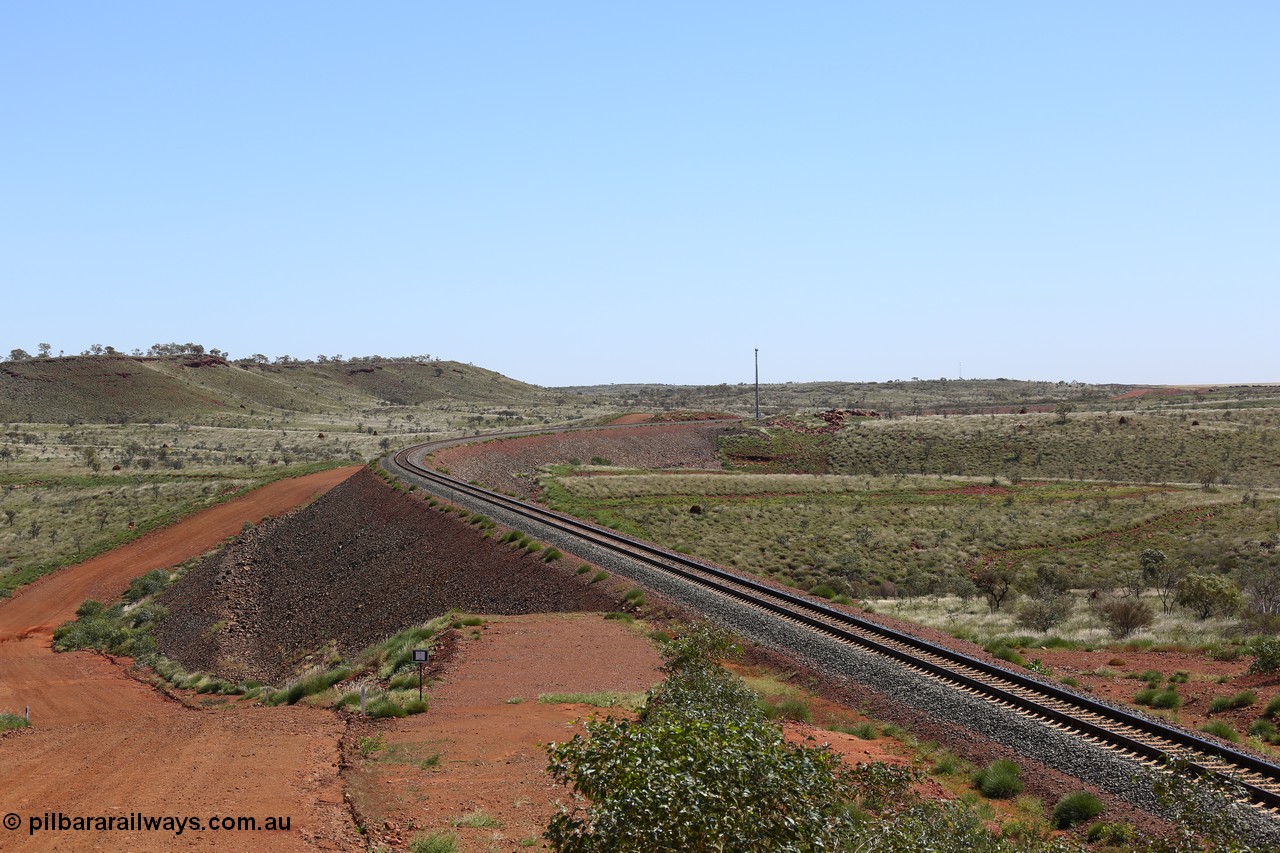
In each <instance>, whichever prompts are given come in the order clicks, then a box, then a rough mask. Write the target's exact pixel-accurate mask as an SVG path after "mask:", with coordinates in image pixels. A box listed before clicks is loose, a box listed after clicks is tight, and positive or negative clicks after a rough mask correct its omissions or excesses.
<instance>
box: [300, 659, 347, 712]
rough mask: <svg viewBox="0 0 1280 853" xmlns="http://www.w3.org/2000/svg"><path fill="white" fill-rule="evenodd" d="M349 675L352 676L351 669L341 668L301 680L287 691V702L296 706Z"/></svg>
mask: <svg viewBox="0 0 1280 853" xmlns="http://www.w3.org/2000/svg"><path fill="white" fill-rule="evenodd" d="M349 675H351V667H348V666H339V667H336V668H334V669H330V670H326V671H325V672H318V673H316V674H315V675H309V676H307V677H306V678H300V679H298V680H297V681H295V682H294V683H293V684H290V685H289V687H288V688H287V689H286V690H285V702H286V703H288V704H290V705H293V704H296V703H297V702H298V701H299V700H300V699H303V698H305V697H307V696H314V695H315V694H317V693H322V692H324V691H325V690H328V689H329V688H330V687H332V686H333V685H335V684H337V683H338V682H339V681H342V680H343V679H344V678H346V677H347V676H349Z"/></svg>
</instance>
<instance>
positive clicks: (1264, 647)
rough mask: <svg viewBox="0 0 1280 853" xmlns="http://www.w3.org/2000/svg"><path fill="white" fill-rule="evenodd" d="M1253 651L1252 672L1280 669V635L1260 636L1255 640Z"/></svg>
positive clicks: (1250, 670)
mask: <svg viewBox="0 0 1280 853" xmlns="http://www.w3.org/2000/svg"><path fill="white" fill-rule="evenodd" d="M1252 651H1253V663H1251V664H1249V673H1250V674H1253V673H1258V672H1275V671H1276V670H1280V637H1259V638H1258V639H1256V640H1254V641H1253V644H1252Z"/></svg>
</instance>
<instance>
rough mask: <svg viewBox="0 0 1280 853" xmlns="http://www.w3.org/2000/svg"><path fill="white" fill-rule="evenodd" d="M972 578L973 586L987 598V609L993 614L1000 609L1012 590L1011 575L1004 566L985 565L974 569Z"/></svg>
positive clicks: (1012, 578)
mask: <svg viewBox="0 0 1280 853" xmlns="http://www.w3.org/2000/svg"><path fill="white" fill-rule="evenodd" d="M972 577H973V585H974V586H976V587H977V588H978V591H979V592H981V593H982V594H983V595H985V596H986V597H987V607H989V608H991V612H993V613H994V612H995V611H997V610H999V609H1000V605H1002V604H1004V600H1005V599H1006V598H1007V597H1008V596H1009V593H1010V592H1011V591H1012V590H1013V580H1014V577H1013V573H1012V572H1011V571H1009V569H1008V568H1007V567H1005V566H1001V565H998V564H992V563H987V564H984V565H983V566H982V567H981V568H978V569H975V570H974V572H973V575H972Z"/></svg>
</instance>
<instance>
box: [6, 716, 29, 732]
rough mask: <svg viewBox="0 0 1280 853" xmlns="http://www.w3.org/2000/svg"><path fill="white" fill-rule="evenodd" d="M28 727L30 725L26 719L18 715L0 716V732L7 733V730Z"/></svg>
mask: <svg viewBox="0 0 1280 853" xmlns="http://www.w3.org/2000/svg"><path fill="white" fill-rule="evenodd" d="M29 725H31V723H30V722H28V721H27V718H26V717H23V716H21V715H20V714H7V713H6V714H0V732H4V731H8V730H9V729H25V728H26V727H27V726H29Z"/></svg>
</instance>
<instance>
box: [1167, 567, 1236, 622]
mask: <svg viewBox="0 0 1280 853" xmlns="http://www.w3.org/2000/svg"><path fill="white" fill-rule="evenodd" d="M1178 603H1179V604H1181V605H1182V606H1183V607H1186V608H1187V609H1189V610H1190V611H1191V612H1192V613H1194V614H1195V615H1196V618H1197V619H1208V618H1209V617H1210V616H1212V615H1214V614H1215V613H1220V614H1228V613H1233V612H1235V610H1236V608H1238V607H1239V606H1240V589H1239V588H1238V587H1237V586H1236V585H1235V582H1234V581H1232V580H1231V578H1227V577H1223V576H1222V575H1195V574H1192V575H1187V576H1186V577H1184V578H1183V579H1182V581H1181V582H1180V583H1179V584H1178Z"/></svg>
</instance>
